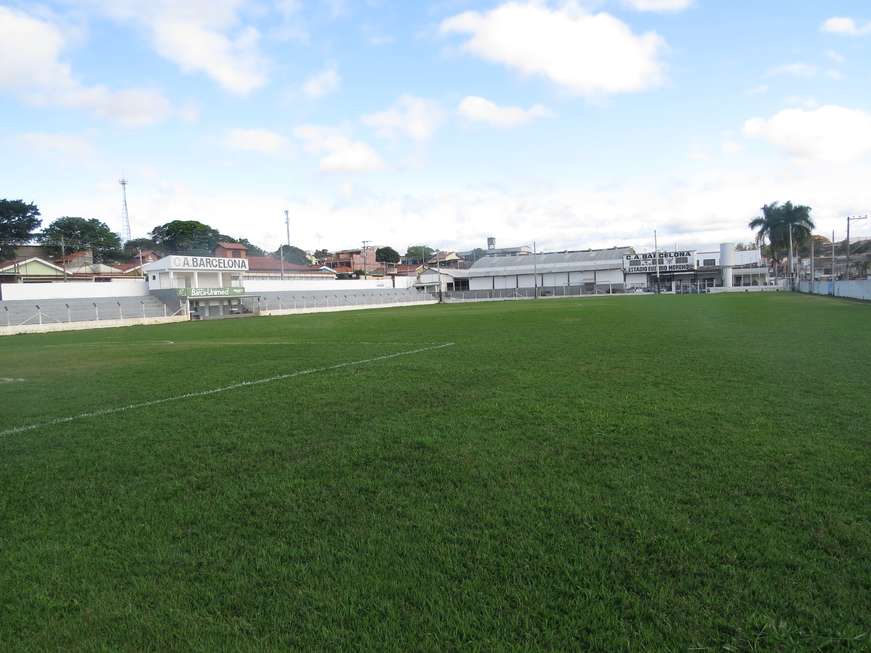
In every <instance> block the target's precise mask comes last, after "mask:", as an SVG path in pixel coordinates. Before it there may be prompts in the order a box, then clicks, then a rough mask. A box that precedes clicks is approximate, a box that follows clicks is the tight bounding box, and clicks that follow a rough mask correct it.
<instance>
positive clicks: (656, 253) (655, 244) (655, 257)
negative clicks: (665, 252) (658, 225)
mask: <svg viewBox="0 0 871 653" xmlns="http://www.w3.org/2000/svg"><path fill="white" fill-rule="evenodd" d="M653 260H654V262H655V263H656V294H657V295H658V294H659V292H660V287H661V284H660V280H659V240H658V239H657V236H656V229H654V230H653Z"/></svg>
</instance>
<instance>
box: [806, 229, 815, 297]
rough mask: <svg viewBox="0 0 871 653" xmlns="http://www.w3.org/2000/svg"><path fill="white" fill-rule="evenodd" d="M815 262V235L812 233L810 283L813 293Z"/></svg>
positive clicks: (812, 292)
mask: <svg viewBox="0 0 871 653" xmlns="http://www.w3.org/2000/svg"><path fill="white" fill-rule="evenodd" d="M814 263H815V261H814V235H813V234H811V278H810V283H809V285H808V287H809V288H810V293H811V295H813V294H814Z"/></svg>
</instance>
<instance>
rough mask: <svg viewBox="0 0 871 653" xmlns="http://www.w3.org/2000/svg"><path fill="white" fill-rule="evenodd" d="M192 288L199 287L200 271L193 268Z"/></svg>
mask: <svg viewBox="0 0 871 653" xmlns="http://www.w3.org/2000/svg"><path fill="white" fill-rule="evenodd" d="M193 287H194V288H199V287H200V273H199V272H197V271H196V270H194V285H193Z"/></svg>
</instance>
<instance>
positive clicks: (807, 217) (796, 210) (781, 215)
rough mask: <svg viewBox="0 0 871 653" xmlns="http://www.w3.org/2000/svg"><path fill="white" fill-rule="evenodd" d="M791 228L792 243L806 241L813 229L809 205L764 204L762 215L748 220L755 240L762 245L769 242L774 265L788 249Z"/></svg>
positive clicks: (797, 244)
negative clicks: (754, 233) (754, 232)
mask: <svg viewBox="0 0 871 653" xmlns="http://www.w3.org/2000/svg"><path fill="white" fill-rule="evenodd" d="M790 227H791V228H792V241H793V245H796V246H801V244H802V243H804V242H806V241H808V240H809V239H810V237H811V233H812V232H813V229H814V223H813V220H812V219H811V208H810V207H809V206H803V205H795V204H793V203H792V202H787V203H786V204H779V203H777V202H774V203H773V204H766V205H765V206H763V207H762V215H761V216H759V217H756V218H754V219H753V220H752V221H751V222H750V228H751V229H754V230H755V231H756V242H758V243H759V244H760V245H761V246H762V247H764V246H765V241H766V240H768V242H769V251H770V254H771V258H772V259H774V261H775V265H777V261H779V260H780V259H781V258H782V255H783V253H785V252H787V251H788V250H789V232H790Z"/></svg>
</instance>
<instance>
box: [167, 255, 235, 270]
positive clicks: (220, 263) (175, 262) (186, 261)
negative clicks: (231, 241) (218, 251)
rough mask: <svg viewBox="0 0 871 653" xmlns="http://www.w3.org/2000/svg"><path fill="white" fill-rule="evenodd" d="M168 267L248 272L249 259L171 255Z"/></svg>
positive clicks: (174, 268) (171, 268) (172, 268)
mask: <svg viewBox="0 0 871 653" xmlns="http://www.w3.org/2000/svg"><path fill="white" fill-rule="evenodd" d="M168 258H169V259H170V261H169V266H168V269H170V270H197V271H205V272H247V271H248V259H244V258H220V257H211V256H170V257H168Z"/></svg>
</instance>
